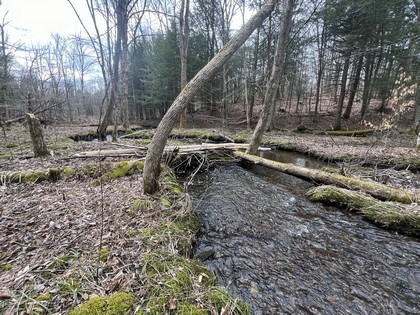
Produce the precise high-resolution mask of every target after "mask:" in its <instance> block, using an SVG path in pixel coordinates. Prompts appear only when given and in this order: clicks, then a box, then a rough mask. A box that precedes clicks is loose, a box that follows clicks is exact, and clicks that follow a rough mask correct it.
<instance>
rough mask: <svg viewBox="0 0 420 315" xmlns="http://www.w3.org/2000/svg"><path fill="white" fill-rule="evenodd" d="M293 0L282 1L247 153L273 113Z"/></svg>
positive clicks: (258, 140)
mask: <svg viewBox="0 0 420 315" xmlns="http://www.w3.org/2000/svg"><path fill="white" fill-rule="evenodd" d="M294 3H295V1H294V0H285V1H284V2H283V19H282V21H281V30H280V32H279V34H278V37H277V45H276V53H275V56H274V61H273V67H272V70H271V76H270V79H269V80H268V83H267V90H266V92H265V97H264V106H263V110H262V113H261V116H260V119H259V120H258V124H257V127H255V130H254V134H253V135H252V139H251V143H250V145H249V148H248V151H247V153H248V154H256V153H257V150H258V147H259V146H260V144H261V141H262V137H263V135H264V132H265V129H266V128H267V125H268V122H269V119H270V115H273V114H274V113H273V108H274V102H275V101H276V94H277V89H278V87H279V83H280V80H281V79H282V77H283V73H284V62H285V59H286V47H287V43H288V41H289V36H290V29H291V28H292V22H293V21H292V18H293V7H294Z"/></svg>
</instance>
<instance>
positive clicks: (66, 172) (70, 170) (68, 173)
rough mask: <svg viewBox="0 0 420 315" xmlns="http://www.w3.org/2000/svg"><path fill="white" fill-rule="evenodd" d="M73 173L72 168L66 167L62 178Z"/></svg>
mask: <svg viewBox="0 0 420 315" xmlns="http://www.w3.org/2000/svg"><path fill="white" fill-rule="evenodd" d="M73 172H74V168H72V167H66V168H65V169H64V170H63V176H64V177H69V176H70V175H71V174H73Z"/></svg>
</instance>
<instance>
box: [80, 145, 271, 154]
mask: <svg viewBox="0 0 420 315" xmlns="http://www.w3.org/2000/svg"><path fill="white" fill-rule="evenodd" d="M247 148H248V144H246V143H202V144H194V145H183V146H175V145H168V146H166V147H165V149H164V153H171V154H173V153H176V154H178V155H187V154H193V153H205V152H208V151H217V150H220V151H223V150H228V151H235V150H246V149H247ZM259 150H271V149H270V148H259ZM146 151H147V148H146V147H134V146H130V147H129V148H127V149H118V150H99V151H87V152H80V153H76V154H74V155H73V156H72V157H74V158H83V157H99V156H101V157H117V156H144V155H145V154H146Z"/></svg>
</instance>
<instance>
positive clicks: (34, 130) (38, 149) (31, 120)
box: [26, 113, 50, 157]
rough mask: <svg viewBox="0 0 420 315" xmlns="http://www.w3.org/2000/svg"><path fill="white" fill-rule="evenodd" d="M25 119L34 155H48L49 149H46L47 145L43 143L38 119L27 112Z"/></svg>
mask: <svg viewBox="0 0 420 315" xmlns="http://www.w3.org/2000/svg"><path fill="white" fill-rule="evenodd" d="M26 121H27V122H28V126H29V133H30V134H31V140H32V146H33V150H34V157H42V156H47V155H50V151H48V148H47V145H46V144H45V139H44V130H43V129H42V126H41V123H40V122H39V119H38V118H37V117H36V116H35V115H34V114H31V113H27V114H26Z"/></svg>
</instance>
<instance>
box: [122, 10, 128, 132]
mask: <svg viewBox="0 0 420 315" xmlns="http://www.w3.org/2000/svg"><path fill="white" fill-rule="evenodd" d="M123 18H124V23H123V27H124V31H123V32H122V40H121V42H122V56H121V90H122V93H121V116H122V122H123V128H124V130H125V131H128V130H130V113H129V108H128V66H129V64H128V62H129V61H128V22H126V21H125V19H128V16H127V15H126V14H124V15H123Z"/></svg>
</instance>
